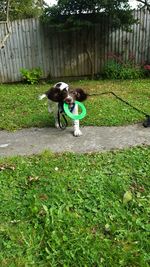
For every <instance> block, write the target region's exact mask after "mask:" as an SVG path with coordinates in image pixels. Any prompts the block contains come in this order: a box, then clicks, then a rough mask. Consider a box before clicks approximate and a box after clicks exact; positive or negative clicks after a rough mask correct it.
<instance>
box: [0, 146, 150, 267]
mask: <svg viewBox="0 0 150 267" xmlns="http://www.w3.org/2000/svg"><path fill="white" fill-rule="evenodd" d="M149 170H150V150H149V148H134V149H129V150H124V151H118V152H110V153H102V154H86V155H77V154H60V155H59V154H56V155H55V154H50V153H48V152H45V153H43V154H41V155H39V156H32V157H15V158H11V159H1V160H0V198H1V199H0V203H1V205H0V220H1V224H0V236H1V237H0V266H9V267H10V266H11V267H12V266H13V267H20V266H35V267H36V266H43V267H46V266H52V267H55V266H64V267H65V266H70V267H79V266H83V267H84V266H88V267H91V266H92V267H95V266H107V267H109V266H110V267H112V266H114V267H118V266H130V267H131V266H134V267H138V266H139V267H148V266H150V265H149V264H150V254H149V251H150V242H149V240H150V239H149V238H150V224H149V218H150V217H149V216H150V182H149V179H150V172H149ZM127 191H129V192H130V194H132V199H130V201H128V202H127V201H126V202H127V203H126V204H125V203H123V196H124V194H125V192H127ZM124 202H125V199H124Z"/></svg>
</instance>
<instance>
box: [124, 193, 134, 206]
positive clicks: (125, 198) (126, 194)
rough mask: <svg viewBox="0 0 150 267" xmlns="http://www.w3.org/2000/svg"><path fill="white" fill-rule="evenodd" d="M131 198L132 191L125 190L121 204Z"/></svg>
mask: <svg viewBox="0 0 150 267" xmlns="http://www.w3.org/2000/svg"><path fill="white" fill-rule="evenodd" d="M131 200H132V193H131V191H126V192H125V193H124V196H123V204H127V203H128V202H129V201H131Z"/></svg>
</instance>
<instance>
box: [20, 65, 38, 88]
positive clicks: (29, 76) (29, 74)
mask: <svg viewBox="0 0 150 267" xmlns="http://www.w3.org/2000/svg"><path fill="white" fill-rule="evenodd" d="M20 72H21V74H22V76H23V79H24V80H25V81H26V82H27V83H29V84H35V83H38V82H39V80H40V78H41V76H42V70H41V69H40V68H34V69H31V70H28V69H21V70H20Z"/></svg>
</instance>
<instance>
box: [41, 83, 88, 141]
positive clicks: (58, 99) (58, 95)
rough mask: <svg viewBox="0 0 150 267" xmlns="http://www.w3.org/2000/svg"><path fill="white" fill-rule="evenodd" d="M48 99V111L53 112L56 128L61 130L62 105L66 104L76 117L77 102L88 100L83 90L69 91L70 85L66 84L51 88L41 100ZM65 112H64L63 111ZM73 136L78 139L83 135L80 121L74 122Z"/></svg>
mask: <svg viewBox="0 0 150 267" xmlns="http://www.w3.org/2000/svg"><path fill="white" fill-rule="evenodd" d="M45 97H47V98H48V111H49V112H53V114H54V119H55V127H56V128H59V127H60V125H59V121H58V109H59V108H60V104H61V106H62V104H63V103H64V102H66V103H67V104H68V105H69V107H70V109H71V112H72V113H73V114H74V115H78V105H77V104H75V101H76V100H77V101H79V102H83V101H84V100H86V99H87V94H86V93H85V92H84V90H83V89H81V88H76V89H74V90H70V89H69V85H68V84H67V83H64V82H58V83H56V84H55V85H54V86H53V87H51V88H50V89H49V90H48V91H47V92H45V93H44V94H42V95H41V96H40V97H39V99H40V100H42V99H43V98H45ZM61 112H63V110H61ZM73 135H74V136H76V137H78V136H81V135H82V132H81V130H80V126H79V120H73Z"/></svg>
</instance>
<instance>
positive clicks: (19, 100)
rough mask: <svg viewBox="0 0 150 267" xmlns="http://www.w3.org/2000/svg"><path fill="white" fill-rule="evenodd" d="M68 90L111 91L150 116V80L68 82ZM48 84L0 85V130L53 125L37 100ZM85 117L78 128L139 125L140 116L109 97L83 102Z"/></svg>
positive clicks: (92, 98)
mask: <svg viewBox="0 0 150 267" xmlns="http://www.w3.org/2000/svg"><path fill="white" fill-rule="evenodd" d="M69 85H70V86H71V87H74V88H76V87H81V88H83V89H85V90H86V91H87V92H88V93H89V94H92V93H102V92H108V91H113V92H115V93H116V94H117V95H118V96H120V97H122V98H123V99H124V100H126V101H128V102H129V103H131V104H132V105H134V106H135V107H137V108H139V109H141V110H142V111H144V112H146V113H148V114H150V105H149V102H150V80H149V79H147V80H146V79H145V80H130V81H78V82H71V83H70V82H69ZM51 86H52V84H44V85H25V84H11V85H10V84H9V85H0V107H1V116H0V129H6V130H15V129H21V128H28V127H49V126H53V125H54V121H53V116H52V114H51V115H50V114H48V112H47V100H46V99H43V100H42V101H39V100H38V96H39V94H42V93H43V92H45V91H46V90H48V89H49V88H50V87H51ZM84 104H85V106H86V108H87V116H86V117H85V118H84V119H83V120H82V121H81V124H82V125H95V126H101V125H105V126H113V125H127V124H131V123H136V122H140V121H142V120H143V119H144V116H143V115H142V114H140V113H138V112H137V111H135V110H133V109H132V108H130V107H129V106H127V105H126V104H124V103H122V102H121V101H119V100H117V99H116V98H115V97H114V96H112V95H111V94H108V95H103V96H92V97H89V98H88V100H87V101H86V102H84Z"/></svg>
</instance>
